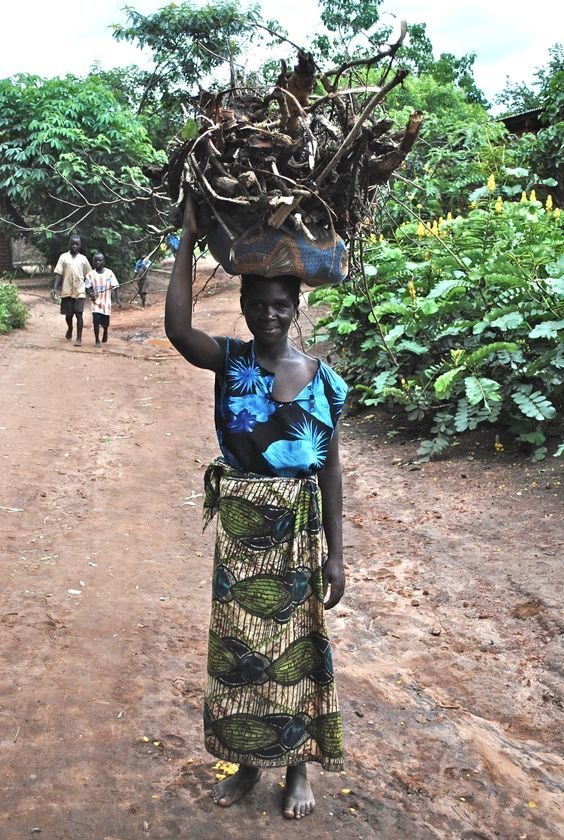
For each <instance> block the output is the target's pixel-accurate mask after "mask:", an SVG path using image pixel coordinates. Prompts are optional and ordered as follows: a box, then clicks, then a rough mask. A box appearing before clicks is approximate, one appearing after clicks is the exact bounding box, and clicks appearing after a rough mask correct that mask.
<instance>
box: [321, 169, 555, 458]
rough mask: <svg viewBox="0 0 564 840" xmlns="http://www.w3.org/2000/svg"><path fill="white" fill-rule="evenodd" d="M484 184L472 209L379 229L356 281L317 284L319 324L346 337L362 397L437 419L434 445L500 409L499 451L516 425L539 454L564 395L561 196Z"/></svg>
mask: <svg viewBox="0 0 564 840" xmlns="http://www.w3.org/2000/svg"><path fill="white" fill-rule="evenodd" d="M484 192H485V194H486V196H487V197H485V198H483V199H480V200H479V201H478V202H473V209H471V210H470V211H469V212H468V213H467V214H466V215H464V216H457V217H455V218H453V217H452V216H451V215H450V214H449V215H448V216H447V217H446V218H444V219H443V218H438V219H434V220H431V221H429V220H425V219H423V218H420V219H419V221H411V222H406V223H404V224H402V225H401V226H400V227H399V228H398V229H397V230H396V231H395V235H394V237H393V239H391V240H384V239H382V238H381V239H380V241H375V240H374V238H373V239H372V241H369V242H367V243H366V244H365V253H364V267H363V269H362V270H361V272H360V275H359V276H357V277H356V279H355V281H354V283H353V284H352V288H351V287H349V288H345V289H343V288H338V287H329V288H323V289H319V290H316V291H315V292H313V293H312V294H311V296H310V298H311V300H312V302H314V303H315V302H324V303H328V304H329V305H330V314H329V315H328V316H326V317H324V318H322V319H321V320H320V321H319V323H318V325H317V328H316V329H317V333H318V335H319V334H323V333H325V334H326V335H328V336H329V337H330V338H331V339H332V340H333V341H334V342H335V343H336V345H337V346H338V348H339V350H340V354H341V367H342V369H343V373H344V374H345V376H347V378H348V380H349V382H351V384H354V386H355V390H356V394H357V396H358V398H359V401H360V403H361V404H363V405H367V406H368V405H382V404H392V405H400V406H402V407H403V409H404V411H405V413H406V416H407V418H408V419H409V420H410V421H413V422H414V423H415V422H416V423H420V424H423V426H424V428H426V429H428V430H429V435H428V437H426V439H424V440H423V442H422V443H421V446H420V449H419V455H420V457H421V458H422V459H428V458H430V457H432V456H434V455H437V454H439V453H441V452H443V451H444V450H445V449H446V448H447V447H448V446H449V444H450V443H451V441H452V440H453V439H454V438H455V437H456V435H458V434H461V433H463V432H465V431H467V430H472V429H476V428H477V427H478V426H480V425H484V424H494V423H495V424H496V429H495V432H496V433H497V437H495V441H496V451H501V450H502V449H503V437H505V438H506V439H508V438H510V437H511V438H513V439H517V440H518V441H519V442H520V443H521V444H524V445H526V446H528V447H530V448H531V451H532V457H533V458H534V459H536V460H539V459H541V458H543V457H544V456H545V455H546V454H547V446H546V429H547V426H548V425H549V424H550V422H551V421H553V420H554V418H555V417H556V415H557V409H558V408H559V407H560V406H561V404H562V400H563V385H564V345H563V343H562V338H563V336H564V255H563V254H564V251H563V248H562V245H563V239H564V237H563V230H562V220H561V218H560V215H561V214H560V210H559V209H558V208H554V206H553V201H552V198H549V199H547V201H546V203H545V205H543V204H541V202H539V201H537V199H536V196H535V194H534V191H533V192H532V193H531V194H530V195H528V196H527V195H526V194H523V195H522V196H521V198H520V199H519V198H518V199H517V200H515V201H504V200H503V198H502V195H501V192H499V191H498V190H497V188H496V184H495V178H493V177H490V178H489V179H488V183H487V185H486V187H485V189H484ZM493 436H494V434H492V437H493ZM561 452H562V447H559V449H558V451H557V454H560V453H561Z"/></svg>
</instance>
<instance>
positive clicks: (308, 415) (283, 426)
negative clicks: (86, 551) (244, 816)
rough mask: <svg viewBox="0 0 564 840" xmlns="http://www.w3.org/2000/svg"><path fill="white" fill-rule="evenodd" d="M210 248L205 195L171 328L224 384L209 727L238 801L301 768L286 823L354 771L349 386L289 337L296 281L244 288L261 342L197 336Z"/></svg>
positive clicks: (188, 238)
mask: <svg viewBox="0 0 564 840" xmlns="http://www.w3.org/2000/svg"><path fill="white" fill-rule="evenodd" d="M201 236H202V233H201V231H200V229H199V227H198V223H197V219H196V208H195V205H194V202H193V199H192V198H191V196H190V195H189V196H188V198H187V200H186V204H185V211H184V227H183V232H182V239H181V242H180V247H179V250H178V253H177V256H176V261H175V264H174V269H173V272H172V278H171V282H170V286H169V290H168V294H167V300H166V315H165V326H166V332H167V335H168V337H169V339H170V340H171V342H172V343H173V345H174V346H175V347H176V349H177V350H178V352H179V353H181V354H182V355H183V356H184V358H185V359H186V360H187V361H189V362H190V363H191V364H193V365H195V366H196V367H200V368H206V369H208V370H212V371H214V373H215V376H216V380H215V382H216V384H215V425H216V431H217V436H218V441H219V445H220V448H221V451H222V456H223V457H222V458H220V459H217V460H215V461H214V462H212V464H211V465H210V466H209V467H208V469H207V471H206V477H205V501H204V521H205V522H206V524H207V522H208V521H209V520H210V519H211V518H212V517H213V516H214V515H215V514H216V513H217V514H218V517H217V520H218V521H217V538H216V548H215V556H214V568H213V588H212V615H211V625H210V631H209V648H208V668H207V672H208V673H207V681H206V690H205V707H204V730H205V745H206V749H207V750H208V751H209V752H210V753H211V754H212V755H214V756H217V757H218V758H220V759H223V760H226V761H229V762H236V763H238V764H239V769H238V771H237V772H236V773H235V775H233V776H230V777H228V778H226V779H225V780H223V781H221V782H219V783H218V784H217V785H216V787H215V788H214V793H213V797H214V800H215V802H216V803H217V804H218V805H221V806H224V807H227V806H229V805H232V804H233V803H234V802H236V801H237V800H238V799H240V798H241V797H242V796H243V795H244V794H245V793H246V792H247V791H249V790H250V789H251V788H252V787H253V785H254V784H255V783H256V782H257V781H258V779H259V777H260V773H261V768H263V767H286V786H285V795H284V803H283V814H284V816H285V817H286V818H287V819H301V818H302V817H305V816H307V815H308V814H310V813H311V812H312V811H313V808H314V805H315V800H314V796H313V793H312V790H311V787H310V784H309V781H308V778H307V762H308V761H317V762H319V763H321V765H322V766H323V767H324V768H325V769H326V770H336V771H339V770H341V769H342V766H343V759H342V726H341V716H340V712H339V709H338V704H337V695H336V691H335V683H334V679H333V667H332V659H331V648H330V644H329V639H328V636H327V629H326V626H325V619H324V610H325V609H330V608H331V607H334V606H335V605H336V604H337V603H338V602H339V601H340V600H341V598H342V596H343V591H344V588H345V576H344V571H343V552H342V533H341V518H342V513H341V512H342V493H341V468H340V463H339V442H338V429H337V424H338V419H339V416H340V414H341V411H342V408H343V404H344V400H345V396H346V392H347V386H346V384H345V383H344V381H343V380H342V379H341V378H340V377H339V376H338V375H337V374H336V373H335V372H334V371H333V370H332V369H331V368H329V367H328V366H327V365H325V364H324V363H323V362H320V361H318V360H317V359H314V358H313V357H311V356H308V355H306V354H304V353H302V352H300V351H299V350H297V349H296V348H295V347H294V346H293V345H292V344H291V343H290V341H289V339H288V331H289V329H290V326H291V324H292V320H293V318H294V317H295V316H296V315H297V310H298V303H299V290H300V279H299V278H298V277H296V276H287V275H285V276H280V277H275V278H269V279H267V278H265V277H259V276H256V275H243V276H242V282H241V310H242V313H243V315H244V318H245V321H246V323H247V326H248V328H249V330H250V332H251V334H252V336H253V339H252V340H251V341H249V342H243V341H241V340H238V339H232V338H227V337H220V338H218V337H212V336H210V335H208V334H206V333H205V332H202V331H200V330H198V329H195V328H194V327H193V326H192V272H193V266H192V255H193V249H194V245H195V243H196V241H197V240H198V239H199V238H201ZM324 543H326V551H325V545H324Z"/></svg>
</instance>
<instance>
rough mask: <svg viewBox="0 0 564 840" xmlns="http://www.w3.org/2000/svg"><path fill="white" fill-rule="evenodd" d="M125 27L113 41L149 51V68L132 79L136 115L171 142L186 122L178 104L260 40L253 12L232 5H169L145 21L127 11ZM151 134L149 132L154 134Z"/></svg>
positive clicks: (223, 0) (224, 0)
mask: <svg viewBox="0 0 564 840" xmlns="http://www.w3.org/2000/svg"><path fill="white" fill-rule="evenodd" d="M126 14H127V18H128V23H127V24H126V25H125V26H122V25H119V24H116V25H115V26H114V27H113V35H114V38H115V39H116V40H118V41H128V42H130V43H132V44H136V45H137V46H138V47H141V48H146V49H148V50H150V52H151V54H152V58H153V62H154V63H153V67H152V69H150V70H142V71H140V72H139V74H138V76H137V78H136V84H137V87H138V89H139V94H140V95H139V100H138V103H137V110H138V113H139V114H144V115H145V119H147V118H149V119H151V120H154V121H158V126H159V128H158V133H159V135H160V136H161V138H164V137H166V135H168V136H170V135H171V134H172V133H173V132H174V130H175V129H177V128H178V127H179V126H180V125H182V124H183V122H184V121H185V118H184V117H183V112H182V108H181V103H185V102H186V100H187V98H188V97H189V96H190V95H194V94H196V93H197V91H198V87H199V85H201V84H202V83H203V80H205V79H208V81H209V80H210V78H211V74H213V73H217V71H218V69H219V68H220V67H222V66H223V65H225V66H227V67H229V66H231V70H232V73H235V62H236V60H237V57H238V56H240V55H241V53H242V51H243V50H244V47H245V46H246V47H248V46H249V43H250V41H251V40H252V39H253V38H255V39H256V38H260V37H261V34H260V32H259V30H258V29H257V27H256V26H255V24H256V23H258V22H259V21H260V13H259V10H258V7H257V6H252V7H251V8H249V9H248V10H246V11H242V10H241V9H240V7H239V4H238V3H237V2H235V0H218V2H216V3H209V4H207V5H205V6H199V7H196V6H195V5H194V4H193V3H188V2H183V3H171V4H170V5H168V6H165V7H164V8H162V9H160V10H159V11H158V12H155V13H154V14H150V15H143V14H141V13H140V12H138V11H136V10H135V9H133V8H131V7H126ZM153 131H154V129H153Z"/></svg>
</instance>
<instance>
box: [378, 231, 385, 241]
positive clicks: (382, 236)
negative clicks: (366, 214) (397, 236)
mask: <svg viewBox="0 0 564 840" xmlns="http://www.w3.org/2000/svg"><path fill="white" fill-rule="evenodd" d="M379 241H380V242H383V241H384V234H383V233H381V234H380V237H379Z"/></svg>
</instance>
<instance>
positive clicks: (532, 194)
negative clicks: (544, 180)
mask: <svg viewBox="0 0 564 840" xmlns="http://www.w3.org/2000/svg"><path fill="white" fill-rule="evenodd" d="M536 200H537V194H536V192H535V191H534V190H531V194H530V196H529V201H536Z"/></svg>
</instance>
